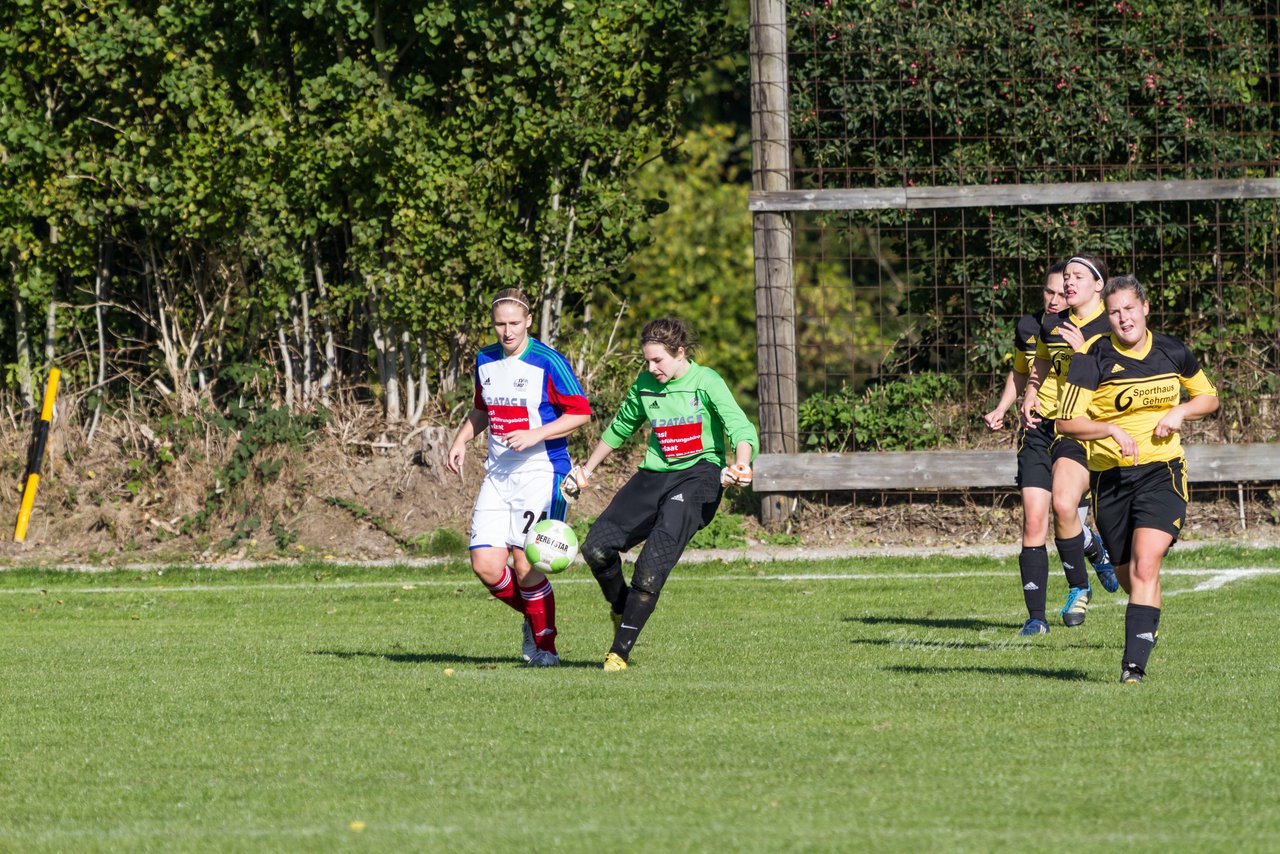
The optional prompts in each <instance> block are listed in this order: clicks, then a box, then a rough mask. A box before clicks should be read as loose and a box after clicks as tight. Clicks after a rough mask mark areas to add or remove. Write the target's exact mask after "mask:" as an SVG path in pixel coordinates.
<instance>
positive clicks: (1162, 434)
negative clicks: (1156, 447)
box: [1154, 407, 1183, 439]
mask: <svg viewBox="0 0 1280 854" xmlns="http://www.w3.org/2000/svg"><path fill="white" fill-rule="evenodd" d="M1182 420H1183V418H1182V413H1181V412H1179V411H1178V410H1177V408H1176V407H1175V408H1173V409H1170V410H1169V411H1168V412H1166V413H1165V414H1164V417H1163V418H1161V419H1160V423H1159V424H1157V425H1156V429H1155V431H1154V433H1155V437H1156V438H1157V439H1168V438H1169V437H1170V436H1172V435H1173V434H1174V433H1177V432H1178V431H1179V430H1181V429H1182Z"/></svg>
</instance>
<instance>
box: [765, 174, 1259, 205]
mask: <svg viewBox="0 0 1280 854" xmlns="http://www.w3.org/2000/svg"><path fill="white" fill-rule="evenodd" d="M1233 199H1280V178H1241V179H1238V180H1237V179H1232V180H1188V181H1092V182H1087V183H1082V184H991V185H985V184H982V185H974V186H965V187H887V188H882V189H873V188H868V189H862V190H858V189H853V190H775V191H767V190H754V189H753V190H752V192H751V194H750V195H749V197H748V205H749V207H750V209H751V211H752V212H753V213H766V212H784V211H855V210H930V209H935V208H972V207H983V208H986V207H1018V206H1026V205H1082V204H1091V203H1102V202H1182V201H1190V202H1195V201H1213V200H1233Z"/></svg>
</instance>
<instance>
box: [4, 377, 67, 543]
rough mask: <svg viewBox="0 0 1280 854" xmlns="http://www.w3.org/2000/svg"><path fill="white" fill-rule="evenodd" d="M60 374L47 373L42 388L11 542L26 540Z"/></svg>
mask: <svg viewBox="0 0 1280 854" xmlns="http://www.w3.org/2000/svg"><path fill="white" fill-rule="evenodd" d="M61 378H62V372H61V371H59V370H58V369H57V368H54V369H53V370H51V371H49V382H48V384H46V385H45V387H44V405H43V406H42V407H41V408H40V420H39V421H37V422H36V426H35V432H34V434H33V435H32V437H31V451H30V453H28V454H27V478H26V481H27V482H26V485H25V486H24V487H23V489H22V506H21V507H20V508H19V509H18V526H17V527H16V528H14V529H13V541H14V542H15V543H21V542H24V541H25V540H26V539H27V523H28V522H30V521H31V507H32V505H34V504H35V503H36V487H38V486H39V485H40V463H41V461H42V460H43V459H44V446H45V443H46V442H48V441H49V422H50V421H52V420H53V399H54V398H55V397H57V396H58V380H59V379H61Z"/></svg>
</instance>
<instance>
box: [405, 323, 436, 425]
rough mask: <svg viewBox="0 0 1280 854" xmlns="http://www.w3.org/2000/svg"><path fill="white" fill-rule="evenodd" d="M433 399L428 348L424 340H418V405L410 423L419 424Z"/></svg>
mask: <svg viewBox="0 0 1280 854" xmlns="http://www.w3.org/2000/svg"><path fill="white" fill-rule="evenodd" d="M430 400H431V376H430V374H429V365H428V359H427V348H426V346H425V345H424V342H423V341H421V340H419V341H418V405H417V406H416V407H414V409H413V415H412V416H411V417H410V418H409V423H410V424H417V423H418V422H419V421H421V420H422V413H423V412H425V411H426V410H427V403H428V402H430Z"/></svg>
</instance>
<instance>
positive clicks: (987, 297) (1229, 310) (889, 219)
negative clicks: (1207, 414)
mask: <svg viewBox="0 0 1280 854" xmlns="http://www.w3.org/2000/svg"><path fill="white" fill-rule="evenodd" d="M789 14H790V16H791V23H792V28H793V31H792V35H791V40H790V46H791V49H792V51H793V52H794V53H793V56H794V59H793V61H792V63H791V65H790V71H791V74H792V80H793V85H792V87H791V90H790V94H791V101H790V104H791V109H792V139H793V142H794V143H795V145H796V148H797V151H796V160H797V167H798V173H797V174H798V176H799V177H798V181H797V183H798V186H800V187H826V188H836V187H847V186H855V187H880V188H899V187H902V188H910V187H929V186H944V185H984V184H986V185H990V184H1019V185H1037V184H1043V183H1064V182H1080V183H1084V182H1112V181H1138V180H1166V179H1224V178H1239V179H1243V178H1252V177H1262V176H1268V175H1272V174H1274V163H1275V150H1276V146H1277V145H1280V121H1277V112H1276V108H1275V102H1276V98H1275V97H1274V81H1275V79H1276V77H1277V74H1280V67H1278V66H1277V65H1276V63H1277V55H1276V52H1275V50H1274V47H1275V40H1276V38H1277V33H1276V30H1275V28H1274V26H1273V25H1272V22H1271V18H1270V17H1269V14H1270V13H1268V12H1265V10H1263V9H1262V7H1261V6H1259V5H1258V4H1256V3H1249V2H1245V0H1227V2H1217V0H1212V2H1211V0H1176V2H1170V3H1160V4H1153V3H1148V2H1129V0H1126V2H1111V0H1085V2H1073V3H1068V4H1056V5H1055V4H1044V3H1036V2H1033V0H1011V2H1003V3H985V2H978V0H958V2H953V3H898V2H895V0H871V2H865V3H829V2H805V3H792V4H789ZM1031 201H1034V198H1032V199H1031ZM818 220H819V222H820V223H821V224H822V225H823V226H824V227H825V228H826V229H828V231H827V232H826V233H824V234H823V235H822V236H821V237H814V236H812V235H809V234H804V233H801V234H800V235H799V239H800V246H799V248H798V249H797V255H798V256H800V257H806V256H807V257H811V258H814V259H817V260H815V261H814V263H813V265H812V266H813V270H814V272H813V273H812V274H811V275H812V276H813V280H811V281H800V282H799V283H798V301H799V304H800V309H801V312H802V313H804V314H805V315H807V316H809V317H811V318H813V319H814V321H815V322H813V323H810V324H809V326H810V327H811V328H810V329H808V330H806V329H805V328H804V326H803V325H801V328H800V330H799V332H798V335H799V339H800V340H799V349H800V356H801V358H802V360H803V362H802V370H804V371H808V372H810V375H811V376H818V377H825V378H826V381H827V382H831V378H833V377H838V376H840V375H843V376H844V377H845V378H846V380H845V381H846V383H847V384H850V385H854V386H857V385H860V384H861V383H862V382H863V381H864V380H865V379H866V378H867V377H869V376H873V375H903V374H909V373H918V372H922V371H939V372H946V373H950V374H953V375H955V376H957V377H961V378H963V379H964V381H965V383H966V386H965V389H964V391H965V393H966V394H967V395H968V397H969V399H971V400H979V399H985V397H986V394H987V392H988V391H989V389H990V387H991V386H992V385H994V384H996V383H998V382H999V380H1000V379H1002V378H1003V373H1004V371H1005V370H1007V366H1006V364H1005V363H1004V361H1003V360H1004V358H1005V356H1006V355H1007V353H1008V349H1009V348H1008V335H1009V329H1010V327H1011V325H1012V323H1013V321H1014V320H1015V319H1016V317H1017V316H1018V315H1019V314H1021V313H1022V312H1023V311H1024V310H1028V309H1034V308H1038V307H1039V306H1038V304H1037V303H1038V298H1037V294H1036V290H1037V288H1038V286H1039V284H1040V282H1041V281H1042V277H1043V273H1044V271H1045V269H1046V268H1047V267H1048V266H1049V265H1050V264H1052V263H1053V262H1054V261H1056V260H1062V259H1064V258H1066V257H1067V256H1069V255H1071V254H1073V253H1075V252H1077V251H1089V252H1094V253H1098V254H1101V255H1102V256H1104V257H1105V258H1106V259H1107V260H1108V261H1109V262H1110V264H1111V267H1112V272H1131V273H1133V274H1135V275H1137V276H1138V278H1139V279H1141V280H1142V281H1144V282H1147V283H1148V284H1149V285H1151V286H1152V287H1153V293H1154V299H1153V306H1152V312H1153V316H1152V322H1153V325H1155V326H1156V327H1157V328H1160V329H1162V330H1163V331H1166V332H1169V333H1171V334H1173V335H1175V336H1177V337H1180V338H1183V339H1184V340H1187V341H1188V343H1190V344H1191V346H1192V348H1193V349H1194V350H1195V351H1196V352H1197V353H1198V354H1199V355H1200V357H1201V361H1202V362H1203V363H1204V364H1205V367H1206V369H1207V371H1208V373H1209V374H1210V375H1211V376H1212V377H1214V379H1215V381H1217V382H1218V384H1219V387H1220V390H1221V391H1223V393H1224V394H1223V397H1224V401H1225V403H1226V406H1225V408H1224V417H1223V418H1222V419H1220V421H1221V422H1222V423H1223V424H1224V428H1225V429H1224V432H1226V433H1228V434H1230V435H1233V436H1236V437H1239V436H1242V435H1250V436H1253V437H1255V438H1260V439H1265V438H1271V437H1274V436H1275V435H1276V433H1275V430H1274V427H1273V425H1269V424H1264V423H1263V422H1264V421H1266V419H1265V418H1264V417H1263V415H1262V412H1263V411H1264V410H1265V409H1266V406H1267V405H1269V402H1268V401H1267V400H1266V399H1267V398H1272V399H1273V398H1274V395H1275V394H1276V393H1277V384H1276V380H1275V377H1276V376H1277V375H1280V346H1278V345H1277V340H1276V337H1275V332H1274V324H1275V318H1276V316H1277V313H1278V310H1280V292H1277V290H1276V289H1275V288H1274V287H1272V286H1271V285H1270V284H1269V283H1272V282H1274V281H1275V280H1276V278H1277V273H1278V272H1280V270H1278V268H1277V260H1276V252H1275V245H1276V243H1275V241H1276V234H1277V230H1278V229H1280V205H1277V204H1276V203H1275V202H1274V200H1231V201H1208V202H1196V201H1190V202H1177V203H1142V204H1138V203H1128V204H1111V205H1101V204H1084V205H1062V206H1054V207H1049V206H1044V205H1039V206H1037V205H1030V206H1024V207H994V208H960V209H950V210H913V211H883V212H874V211H873V212H855V213H842V214H829V215H822V216H820V217H819V218H818ZM849 283H852V285H853V287H852V289H850V287H849ZM828 288H830V289H831V290H830V291H828ZM806 291H808V293H806ZM832 294H834V295H832ZM860 305H861V306H864V312H868V313H869V316H867V314H864V315H862V316H859V315H858V314H857V312H856V307H857V306H860ZM876 329H878V334H869V330H876ZM846 330H847V332H846ZM822 381H823V380H821V379H820V380H818V383H821V382H822ZM816 384H817V383H814V385H816ZM808 390H810V391H820V390H821V389H820V388H810V389H808ZM1260 399H1262V400H1263V403H1262V404H1261V405H1260V404H1259V400H1260ZM820 420H823V421H828V420H831V419H826V418H823V419H820ZM969 423H971V424H972V423H976V416H975V417H971V418H970V422H969ZM848 427H849V425H847V424H843V425H842V424H838V423H837V424H835V425H834V431H833V432H839V430H840V429H845V430H847V429H848Z"/></svg>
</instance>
